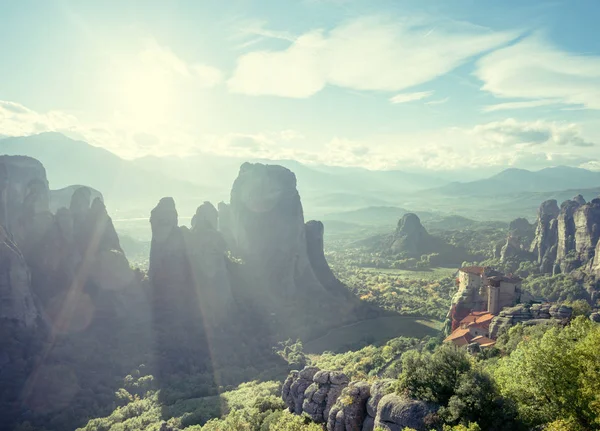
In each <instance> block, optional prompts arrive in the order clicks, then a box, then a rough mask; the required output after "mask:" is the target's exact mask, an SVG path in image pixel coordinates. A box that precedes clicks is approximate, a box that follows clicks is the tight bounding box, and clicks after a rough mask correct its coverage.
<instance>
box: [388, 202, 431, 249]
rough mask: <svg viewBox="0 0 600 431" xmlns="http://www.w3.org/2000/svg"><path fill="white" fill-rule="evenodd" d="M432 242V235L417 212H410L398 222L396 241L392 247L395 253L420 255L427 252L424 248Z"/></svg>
mask: <svg viewBox="0 0 600 431" xmlns="http://www.w3.org/2000/svg"><path fill="white" fill-rule="evenodd" d="M428 242H430V237H429V234H428V233H427V231H426V230H425V228H424V227H423V225H422V224H421V220H420V219H419V217H417V215H416V214H413V213H408V214H404V216H403V217H402V218H401V219H400V221H399V222H398V227H397V228H396V233H395V235H394V241H393V242H392V244H391V246H390V249H391V250H392V252H394V253H399V252H405V253H407V254H408V255H412V256H420V255H421V254H423V253H425V250H424V248H426V244H427V243H428Z"/></svg>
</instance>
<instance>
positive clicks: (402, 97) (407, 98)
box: [390, 91, 433, 104]
mask: <svg viewBox="0 0 600 431" xmlns="http://www.w3.org/2000/svg"><path fill="white" fill-rule="evenodd" d="M432 94H433V91H420V92H417V93H400V94H396V95H395V96H393V97H391V98H390V102H391V103H393V104H397V103H407V102H413V101H415V100H421V99H425V98H427V97H429V96H431V95H432Z"/></svg>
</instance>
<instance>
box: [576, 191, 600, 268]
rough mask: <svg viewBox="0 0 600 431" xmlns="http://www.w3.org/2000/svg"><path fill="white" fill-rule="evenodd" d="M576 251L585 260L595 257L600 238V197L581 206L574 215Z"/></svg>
mask: <svg viewBox="0 0 600 431" xmlns="http://www.w3.org/2000/svg"><path fill="white" fill-rule="evenodd" d="M573 219H574V224H575V251H576V252H577V254H578V256H579V258H580V260H581V261H583V262H588V261H590V260H593V259H594V256H595V252H596V246H597V244H598V239H600V198H596V199H593V200H592V201H591V202H589V203H588V204H586V205H582V206H580V207H579V208H578V209H577V211H576V212H575V214H574V215H573Z"/></svg>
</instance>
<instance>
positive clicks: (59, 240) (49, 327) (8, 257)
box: [0, 156, 133, 425]
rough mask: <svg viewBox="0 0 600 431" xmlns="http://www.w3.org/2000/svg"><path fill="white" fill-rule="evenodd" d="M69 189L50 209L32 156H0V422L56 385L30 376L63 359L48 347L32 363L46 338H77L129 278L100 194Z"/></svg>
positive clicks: (41, 170)
mask: <svg viewBox="0 0 600 431" xmlns="http://www.w3.org/2000/svg"><path fill="white" fill-rule="evenodd" d="M68 190H70V191H71V192H72V196H68V200H69V202H70V204H69V208H66V207H61V208H57V209H56V213H55V214H53V212H51V211H50V192H49V186H48V181H47V179H46V172H45V169H44V167H43V166H42V164H41V163H40V162H39V161H37V160H35V159H32V158H30V157H23V156H1V157H0V225H1V226H0V258H1V259H0V272H1V274H0V279H1V281H0V358H3V360H4V362H5V363H3V364H2V366H1V367H0V368H1V370H0V386H2V387H3V391H2V393H1V394H0V405H2V406H3V409H4V407H8V408H7V409H6V411H3V412H2V413H0V416H1V418H0V422H2V423H3V425H4V424H5V423H9V421H11V420H14V418H15V417H16V416H17V415H18V414H19V413H20V412H22V411H23V405H22V404H21V403H23V402H26V401H27V400H26V398H28V397H31V396H33V397H42V398H43V395H40V394H43V393H45V392H52V391H54V390H56V389H57V387H53V384H49V383H48V382H47V381H45V380H44V379H43V378H41V377H40V378H39V379H38V378H36V374H35V373H33V374H31V375H30V373H31V371H32V369H33V367H34V366H38V367H40V366H42V367H43V366H45V365H48V364H49V363H52V361H59V360H64V358H61V359H57V358H56V357H53V350H52V349H50V350H49V351H44V359H45V360H46V362H47V363H46V364H36V363H34V362H35V361H36V358H37V353H38V352H40V351H41V349H42V348H44V346H45V340H46V339H47V337H49V336H50V337H51V341H52V343H51V344H53V345H54V344H55V343H54V342H55V341H56V340H57V339H58V338H59V337H66V336H70V335H73V336H74V337H75V338H76V337H77V335H76V334H79V333H83V332H84V331H86V330H87V329H88V328H90V327H91V326H92V325H93V324H97V322H98V321H99V320H98V319H96V317H98V316H104V317H106V316H107V315H110V314H111V313H112V312H113V311H114V310H115V307H114V302H112V300H113V299H114V298H115V297H114V296H111V295H112V293H110V292H112V291H114V290H118V289H121V288H123V287H125V286H127V285H129V284H130V283H131V282H132V281H133V272H132V270H131V269H130V267H129V263H128V261H127V259H126V257H125V255H124V254H123V251H122V250H121V247H120V245H119V239H118V236H117V234H116V231H115V229H114V227H113V224H112V221H111V219H110V217H109V216H108V213H107V212H106V208H105V206H104V204H103V202H102V200H101V199H94V200H93V202H91V195H92V193H91V191H90V190H89V189H88V188H86V187H80V188H74V187H72V188H69V189H68ZM65 193H66V192H65ZM65 193H63V196H62V199H67V196H66V195H65ZM109 297H110V298H109ZM100 320H101V319H100ZM110 324H111V322H109V321H103V322H102V325H104V327H107V326H109V325H110ZM86 334H87V333H86ZM82 337H84V336H83V335H82ZM56 344H60V343H56ZM109 344H110V341H106V344H105V345H107V346H108V345H109ZM59 350H60V348H59ZM58 355H60V353H59V354H58ZM82 368H83V367H82ZM42 374H43V373H42ZM28 375H30V380H29V382H28V384H27V388H28V389H27V390H25V389H24V388H25V386H24V385H25V382H24V378H25V377H26V376H28ZM43 380H44V381H43ZM38 385H46V386H45V387H44V389H41V388H38ZM59 386H61V387H64V386H65V385H64V382H63V384H62V385H59ZM4 388H6V390H4ZM59 398H60V397H59ZM54 401H56V400H54Z"/></svg>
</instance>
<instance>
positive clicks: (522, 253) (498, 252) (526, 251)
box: [494, 218, 535, 262]
mask: <svg viewBox="0 0 600 431" xmlns="http://www.w3.org/2000/svg"><path fill="white" fill-rule="evenodd" d="M534 234H535V231H534V226H533V225H531V224H529V222H528V221H527V219H524V218H517V219H515V220H513V221H511V222H510V223H509V225H508V237H507V239H506V242H504V243H499V244H497V245H496V248H495V249H494V258H497V259H500V260H501V261H502V262H507V261H511V260H516V261H523V260H533V259H534V258H535V256H534V255H533V253H531V252H530V248H531V243H532V241H533V238H534Z"/></svg>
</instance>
